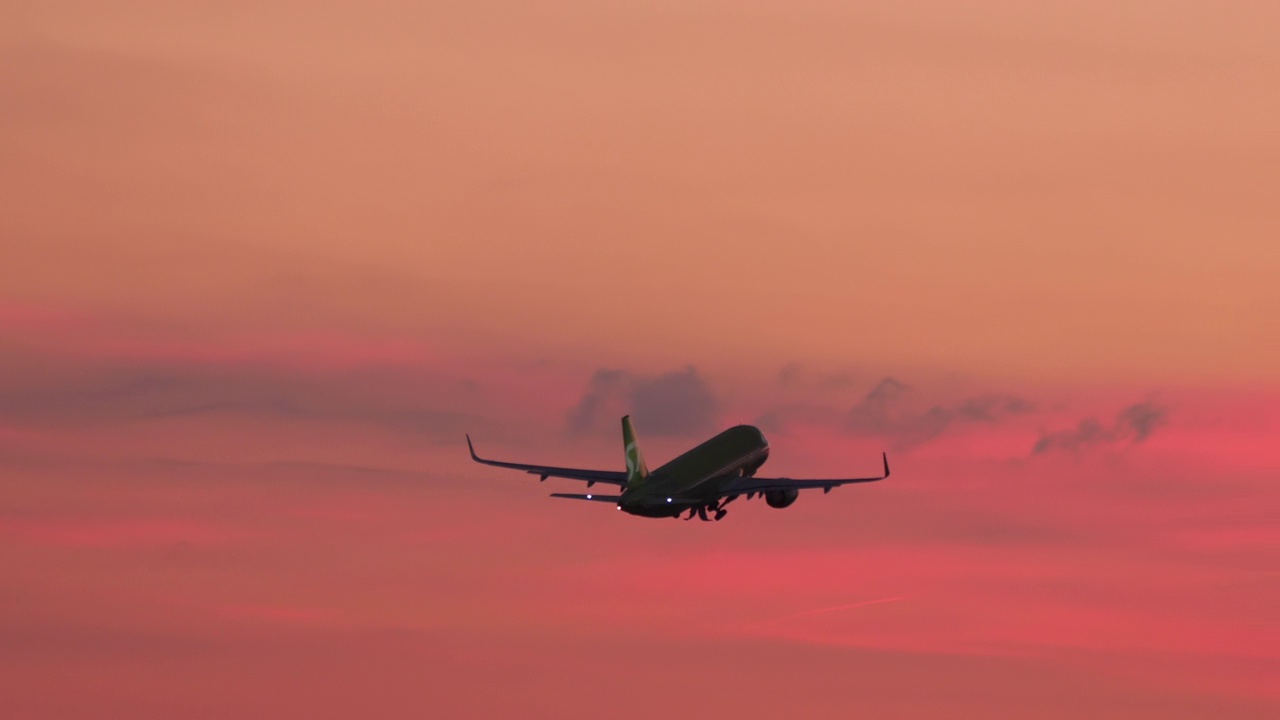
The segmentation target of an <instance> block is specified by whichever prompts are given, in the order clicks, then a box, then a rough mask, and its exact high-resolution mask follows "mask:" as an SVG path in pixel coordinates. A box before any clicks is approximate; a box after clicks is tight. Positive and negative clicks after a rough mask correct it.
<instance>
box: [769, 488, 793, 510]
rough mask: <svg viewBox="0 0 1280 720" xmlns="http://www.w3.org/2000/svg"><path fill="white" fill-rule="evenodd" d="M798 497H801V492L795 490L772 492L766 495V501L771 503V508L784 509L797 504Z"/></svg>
mask: <svg viewBox="0 0 1280 720" xmlns="http://www.w3.org/2000/svg"><path fill="white" fill-rule="evenodd" d="M798 497H800V491H799V490H797V489H795V488H788V489H786V490H770V491H769V492H766V493H765V494H764V501H765V502H767V503H769V507H771V508H784V507H787V506H788V505H790V504H791V503H793V502H795V501H796V498H798Z"/></svg>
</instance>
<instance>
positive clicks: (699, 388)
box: [567, 366, 720, 436]
mask: <svg viewBox="0 0 1280 720" xmlns="http://www.w3.org/2000/svg"><path fill="white" fill-rule="evenodd" d="M719 411H720V402H719V400H718V399H717V398H716V396H715V394H714V393H713V392H712V390H711V387H710V385H709V384H708V383H707V381H706V380H705V379H704V378H703V377H702V375H700V374H699V373H698V371H697V369H696V368H694V367H692V366H689V367H685V368H684V369H681V370H673V371H671V372H666V373H662V374H660V375H637V374H633V373H629V372H626V371H624V370H610V369H604V368H602V369H600V370H597V371H596V372H595V373H594V374H593V375H592V376H591V382H590V385H589V387H588V388H587V391H586V392H585V393H584V394H583V396H582V398H581V399H580V400H579V401H578V403H577V404H576V405H575V406H574V407H573V408H572V409H571V410H570V411H569V415H568V419H567V427H568V429H569V432H571V433H575V434H576V433H583V432H587V431H589V430H593V429H596V428H597V427H599V424H600V423H602V422H604V421H606V420H608V421H615V420H617V418H618V417H620V416H621V415H624V414H628V413H630V414H632V415H634V417H635V421H636V425H637V428H638V429H639V430H640V432H642V433H645V434H649V435H668V436H685V435H694V434H698V433H705V432H712V431H714V430H715V429H716V421H717V418H718V415H719Z"/></svg>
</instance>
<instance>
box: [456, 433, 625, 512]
mask: <svg viewBox="0 0 1280 720" xmlns="http://www.w3.org/2000/svg"><path fill="white" fill-rule="evenodd" d="M467 449H468V450H470V451H471V459H472V460H475V461H476V462H478V463H483V464H485V465H493V466H494V467H502V468H511V469H512V470H523V471H525V472H527V473H529V474H530V475H538V476H539V477H540V478H541V479H543V480H546V479H547V478H549V477H559V478H569V479H570V480H583V481H585V482H586V483H587V487H591V486H592V485H594V484H595V483H605V484H606V485H619V486H622V485H626V484H627V474H626V473H625V472H622V471H621V470H582V469H579V468H563V467H553V466H551V465H527V464H525V463H509V462H500V461H498V460H486V459H485V458H482V457H480V456H479V455H476V449H475V446H474V445H472V444H471V436H470V435H468V436H467ZM598 497H604V496H603V495H601V496H598ZM583 499H586V498H583ZM591 499H593V500H594V499H595V498H594V497H593V498H591Z"/></svg>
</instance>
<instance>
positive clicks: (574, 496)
mask: <svg viewBox="0 0 1280 720" xmlns="http://www.w3.org/2000/svg"><path fill="white" fill-rule="evenodd" d="M551 497H558V498H566V499H569V500H590V501H592V502H607V503H615V504H616V503H617V502H618V501H619V500H621V499H622V496H621V495H595V494H591V493H588V494H586V495H582V494H580V493H551Z"/></svg>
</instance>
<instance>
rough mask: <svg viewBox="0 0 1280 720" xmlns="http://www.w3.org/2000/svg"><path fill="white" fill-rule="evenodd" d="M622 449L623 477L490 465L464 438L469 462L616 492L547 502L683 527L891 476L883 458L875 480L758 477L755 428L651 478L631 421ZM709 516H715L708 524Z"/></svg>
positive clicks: (762, 445) (761, 447)
mask: <svg viewBox="0 0 1280 720" xmlns="http://www.w3.org/2000/svg"><path fill="white" fill-rule="evenodd" d="M622 442H623V444H624V446H625V448H626V459H627V469H626V471H620V470H582V469H578V468H564V467H554V466H551V465H529V464H525V463H512V462H502V461H499V460H488V459H485V458H482V457H480V456H479V455H476V448H475V446H474V445H472V443H471V436H470V435H467V449H468V450H470V451H471V459H472V460H475V461H476V462H478V463H482V464H484V465H493V466H495V467H501V468H510V469H512V470H523V471H525V472H527V473H529V474H531V475H537V476H539V481H542V480H546V479H547V478H549V477H557V478H568V479H570V480H581V481H584V482H586V483H587V488H590V487H591V486H593V485H595V484H596V483H601V484H604V485H614V486H617V487H618V488H620V490H619V492H618V494H616V495H613V494H609V495H600V494H596V493H551V497H554V498H565V499H569V500H589V501H592V502H600V503H613V504H614V505H616V506H617V508H618V509H619V510H621V511H622V512H625V513H628V514H630V515H638V516H640V517H650V518H664V517H674V518H678V517H680V516H681V515H684V514H685V513H686V512H688V515H686V516H685V520H692V519H693V517H694V516H695V515H696V516H697V517H698V518H700V519H702V520H710V519H711V517H714V519H715V520H720V519H722V518H724V516H725V506H726V505H728V504H729V503H731V502H733V501H734V500H737V499H738V498H739V497H741V496H743V495H746V496H747V499H748V500H751V499H753V498H755V497H763V498H764V501H765V503H767V504H768V505H769V507H772V508H785V507H788V506H790V505H791V504H792V503H794V502H795V501H796V499H797V498H798V497H800V491H801V490H811V489H817V488H822V492H823V494H826V493H829V492H831V488H834V487H839V486H841V485H849V484H853V483H867V482H876V481H879V480H883V479H885V478H887V477H889V456H888V454H886V453H881V459H883V460H884V474H883V475H880V476H879V477H865V478H840V479H836V478H832V479H815V480H792V479H790V478H762V477H755V474H756V471H757V470H759V469H760V466H761V465H763V464H764V462H765V460H768V459H769V442H768V441H767V440H765V439H764V433H762V432H760V429H759V428H756V427H753V426H751V425H738V426H735V427H731V428H729V429H728V430H725V431H724V432H722V433H720V434H719V435H716V436H715V437H713V438H711V439H710V440H708V441H706V442H704V443H702V444H701V445H699V446H697V447H695V448H693V449H692V450H690V451H688V452H686V453H684V454H683V455H680V456H679V457H677V458H675V459H674V460H672V461H671V462H668V463H667V464H665V465H663V466H662V467H659V468H657V469H656V470H654V471H653V472H649V468H648V466H646V465H645V462H644V455H642V454H641V453H640V448H639V446H638V445H637V444H636V434H635V431H634V430H633V429H632V427H631V416H629V415H628V416H626V417H623V418H622ZM708 511H710V512H711V513H713V515H712V516H711V517H708V514H707V513H708Z"/></svg>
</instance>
